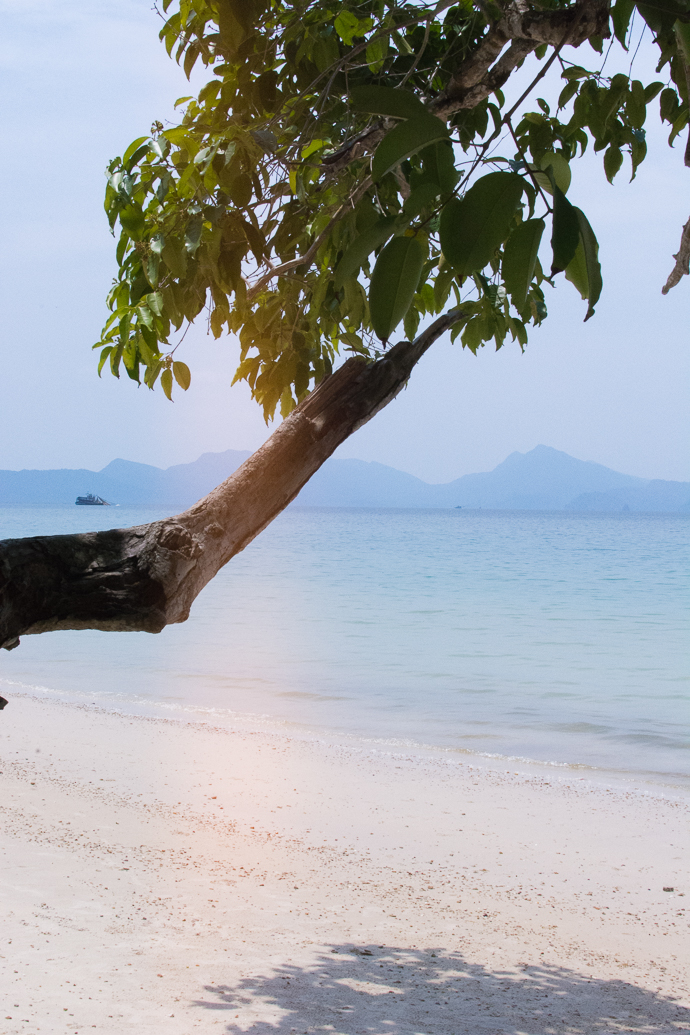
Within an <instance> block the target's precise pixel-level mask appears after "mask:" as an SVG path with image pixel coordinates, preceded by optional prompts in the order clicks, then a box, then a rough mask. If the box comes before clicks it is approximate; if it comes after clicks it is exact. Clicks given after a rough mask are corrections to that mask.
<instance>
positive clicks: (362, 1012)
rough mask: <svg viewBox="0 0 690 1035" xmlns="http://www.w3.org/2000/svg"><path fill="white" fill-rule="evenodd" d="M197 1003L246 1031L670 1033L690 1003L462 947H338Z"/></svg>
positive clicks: (689, 1015) (683, 1021) (246, 1034)
mask: <svg viewBox="0 0 690 1035" xmlns="http://www.w3.org/2000/svg"><path fill="white" fill-rule="evenodd" d="M205 991H206V992H207V993H208V995H207V997H206V998H205V999H202V1000H197V1002H196V1003H195V1004H194V1005H195V1006H197V1007H201V1008H203V1009H205V1010H208V1011H211V1012H213V1013H215V1014H216V1015H217V1014H218V1012H219V1011H220V1012H226V1013H225V1016H224V1018H223V1019H224V1020H225V1019H227V1023H226V1026H225V1029H224V1030H225V1031H227V1032H232V1033H237V1035H239V1033H240V1032H242V1033H243V1035H295V1033H298V1035H299V1033H306V1032H328V1033H330V1035H337V1033H342V1035H360V1033H361V1035H386V1033H390V1035H416V1033H420V1035H465V1033H466V1035H555V1033H558V1035H609V1033H610V1035H613V1033H622V1032H635V1033H639V1035H644V1033H650V1035H671V1033H673V1032H681V1031H690V1010H688V1009H686V1008H685V1007H683V1006H678V1005H676V1004H675V1003H674V1002H673V1000H672V999H670V998H668V997H666V996H663V995H661V994H659V993H657V992H654V991H652V990H649V989H642V988H638V987H637V986H635V985H631V984H628V983H627V982H626V981H624V980H615V981H606V980H600V979H598V978H597V977H596V973H595V972H594V971H593V972H592V973H591V974H588V973H584V972H583V973H578V972H576V971H573V970H567V969H565V968H563V967H550V966H546V965H535V966H529V965H527V964H525V965H524V966H521V967H520V968H519V972H518V973H516V972H515V971H500V970H491V969H489V968H488V967H482V966H478V965H476V964H469V963H467V962H465V960H464V959H463V957H462V956H461V955H460V954H458V953H450V952H444V951H442V950H440V949H438V950H436V951H435V952H434V951H433V950H425V951H417V950H410V949H396V948H394V947H390V946H376V945H368V946H360V947H358V948H353V947H352V946H346V945H338V946H334V947H333V948H332V950H331V952H330V953H323V952H322V953H320V954H319V955H318V956H316V957H315V959H314V962H313V964H312V965H311V966H309V967H306V968H300V967H295V966H291V965H289V964H284V965H283V966H281V967H278V968H276V969H275V970H274V971H273V972H272V973H271V974H270V975H267V976H260V977H254V978H245V979H243V980H242V981H241V982H239V983H238V984H237V986H236V987H229V986H227V985H207V986H205Z"/></svg>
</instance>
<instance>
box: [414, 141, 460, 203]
mask: <svg viewBox="0 0 690 1035" xmlns="http://www.w3.org/2000/svg"><path fill="white" fill-rule="evenodd" d="M419 157H420V158H421V160H422V169H423V172H422V174H421V175H422V180H423V181H425V182H431V183H437V184H438V185H439V187H440V188H441V191H442V192H443V193H444V194H449V193H450V192H451V191H452V190H453V188H454V187H455V184H456V183H457V182H458V177H459V173H458V171H457V169H456V168H455V154H454V152H453V145H452V143H451V142H450V140H440V141H439V142H438V143H436V144H432V145H431V146H430V147H425V148H424V150H423V151H422V152H421V153H420V155H419Z"/></svg>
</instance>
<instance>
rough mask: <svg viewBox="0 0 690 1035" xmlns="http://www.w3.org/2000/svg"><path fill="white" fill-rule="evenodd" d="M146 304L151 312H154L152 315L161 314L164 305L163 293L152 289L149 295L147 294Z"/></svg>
mask: <svg viewBox="0 0 690 1035" xmlns="http://www.w3.org/2000/svg"><path fill="white" fill-rule="evenodd" d="M146 304H147V306H148V307H149V309H150V310H151V312H152V313H153V314H154V316H162V315H163V307H164V305H165V302H164V300H163V295H162V294H161V293H160V291H152V292H151V293H150V294H149V295H147V296H146Z"/></svg>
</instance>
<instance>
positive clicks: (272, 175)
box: [95, 0, 690, 419]
mask: <svg viewBox="0 0 690 1035" xmlns="http://www.w3.org/2000/svg"><path fill="white" fill-rule="evenodd" d="M162 11H163V14H164V16H165V21H164V24H163V28H162V30H161V39H162V41H163V43H164V45H165V47H166V48H167V51H168V53H169V54H170V55H171V57H172V58H173V59H174V60H175V61H177V62H178V63H179V64H180V65H181V66H182V67H183V68H184V71H185V73H186V74H187V76H190V75H191V73H192V70H193V69H195V68H196V67H197V66H199V65H202V66H204V67H205V68H206V69H207V70H208V81H207V82H206V83H205V85H204V86H203V87H202V89H201V90H200V91H199V93H198V95H197V96H195V97H185V98H181V99H180V100H179V101H178V110H179V119H180V121H179V123H178V124H177V125H164V124H163V123H161V122H154V124H153V126H152V130H151V133H150V135H149V136H139V137H138V138H137V139H136V140H134V141H133V142H132V143H131V144H130V145H129V146H128V147H127V148H126V149H125V150H124V151H123V154H122V157H119V158H115V159H114V160H113V161H112V162H111V163H110V165H109V167H108V170H107V177H108V178H107V185H106V194H105V210H106V214H107V217H108V220H109V224H110V227H111V229H112V231H113V233H114V234H116V235H117V244H116V262H117V276H116V279H115V281H114V284H113V286H112V289H111V291H110V293H109V295H108V307H109V310H110V312H109V316H108V319H107V321H106V323H105V326H104V328H103V331H102V334H101V338H100V340H99V342H98V343H97V345H96V346H95V347H96V348H98V349H99V352H100V355H99V372H100V371H102V370H105V369H108V370H109V371H111V372H112V373H113V374H115V375H116V376H119V374H120V373H121V372H122V370H124V371H125V373H126V374H127V375H128V377H130V378H131V379H132V380H134V381H136V382H142V381H143V383H145V384H146V385H148V387H149V388H153V387H154V385H155V384H156V383H158V382H159V383H160V385H161V387H162V388H163V391H164V393H165V394H166V395H167V396H168V397H169V398H171V397H172V395H173V391H174V390H177V388H181V389H183V390H187V389H188V388H189V386H190V384H191V373H190V371H189V366H188V365H187V363H186V362H183V361H182V358H181V356H180V354H181V353H184V358H185V360H189V362H190V364H191V363H192V359H191V358H190V352H191V349H190V347H189V339H185V338H184V333H185V329H186V327H187V326H188V325H189V324H190V323H191V322H194V321H198V320H199V319H201V320H202V321H203V322H204V324H205V326H206V328H207V330H208V332H209V333H211V334H212V335H213V336H214V337H216V338H221V337H224V336H227V335H232V336H235V337H236V338H237V339H238V340H239V346H240V358H239V365H238V368H237V372H236V374H235V380H244V381H246V382H247V383H248V385H249V387H250V389H251V391H252V393H253V395H254V397H255V398H256V399H257V400H258V401H259V402H260V404H261V405H262V406H263V409H264V414H265V416H266V418H267V419H270V418H271V417H272V416H273V415H274V413H275V412H276V410H278V409H279V410H280V412H281V413H282V414H287V413H288V412H289V411H290V410H291V409H292V407H294V406H295V404H296V403H298V402H299V401H300V400H301V399H303V398H304V397H305V396H306V394H307V393H308V392H309V391H310V389H311V388H312V387H313V385H314V384H315V383H316V382H318V381H319V380H320V379H321V378H322V377H323V376H324V375H325V374H327V373H329V372H330V371H331V370H332V368H333V366H334V364H335V363H337V362H338V358H339V356H341V355H342V354H343V353H350V354H357V355H361V356H363V357H371V358H375V357H377V356H378V355H380V353H381V350H382V345H381V342H384V343H385V342H387V341H388V340H389V338H390V336H391V334H393V332H394V331H395V330H396V328H397V327H398V326H400V324H401V322H402V324H403V327H404V332H405V334H406V335H407V336H412V335H414V334H415V333H416V331H417V328H418V327H419V326H420V324H421V323H423V321H425V320H426V319H428V318H430V317H432V316H435V315H437V314H439V313H442V312H444V311H445V309H446V308H447V307H449V306H450V307H459V309H460V310H461V312H462V321H461V322H459V323H458V325H457V326H456V327H455V328H454V329H453V331H452V332H451V334H452V335H453V336H460V341H461V343H462V345H463V346H465V347H467V348H469V349H471V350H472V351H476V350H477V349H478V348H480V347H481V346H483V345H484V344H486V343H487V342H490V341H493V342H494V344H495V346H496V347H497V348H500V347H501V346H502V345H503V344H504V342H505V341H506V339H507V338H510V339H512V340H514V341H516V342H517V343H518V344H519V346H520V347H521V348H524V346H525V345H526V344H527V340H528V330H529V327H530V326H535V325H538V324H540V323H541V322H542V321H543V320H544V318H545V317H546V315H547V313H546V306H545V301H544V293H543V284H544V281H546V282H547V283H549V284H554V283H555V281H554V279H553V278H554V277H555V276H557V274H558V273H559V272H560V271H565V279H568V280H570V281H572V282H573V283H574V284H575V286H576V288H577V289H578V290H579V291H580V293H581V294H582V296H583V297H584V298H585V299H586V300H587V302H588V308H587V312H586V317H585V318H586V319H589V318H590V317H591V316H592V314H593V312H594V306H595V304H596V302H597V300H598V299H599V297H600V294H601V290H602V280H601V269H600V265H599V259H598V246H597V242H596V237H595V235H594V231H593V230H592V228H591V226H590V224H589V222H588V221H587V219H586V217H585V215H584V214H583V212H582V210H581V209H580V208H578V207H577V204H578V203H579V204H581V203H582V201H583V189H582V187H581V186H580V184H579V183H578V176H577V162H576V159H577V158H578V157H579V156H580V155H582V154H583V153H584V151H585V150H586V149H587V148H588V147H590V146H591V147H592V149H593V150H594V151H595V152H596V153H601V154H602V157H603V173H604V176H605V178H606V179H608V181H610V182H612V181H613V180H614V178H615V176H616V175H617V174H618V172H619V171H620V170H621V168H623V167H624V166H625V165H627V166H628V168H629V169H630V171H631V174H632V175H633V176H634V175H635V173H636V170H637V168H638V167H639V165H640V163H641V162H642V161H643V160H644V158H645V156H646V153H647V142H646V136H645V129H644V125H645V122H646V119H647V115H648V110H649V106H650V105H653V110H655V111H658V112H659V115H660V117H661V119H662V120H663V121H664V122H666V123H667V124H668V127H669V142H670V143H671V144H673V143H674V141H675V140H676V139H677V138H678V136H679V134H681V133H683V132H684V131H686V128H687V126H688V120H689V110H688V85H687V84H688V82H690V71H689V69H688V61H689V60H690V0H648V2H646V3H635V2H634V0H616V2H615V4H614V5H613V6H612V7H611V8H610V9H609V8H607V6H606V4H602V3H601V2H600V0H579V2H578V3H575V2H574V0H549V3H548V4H547V3H545V2H544V0H526V3H525V4H523V5H522V6H521V7H520V9H519V10H518V9H517V8H516V7H515V6H514V5H509V4H508V3H507V0H497V2H495V3H491V4H489V5H487V4H486V3H480V2H479V0H462V2H460V3H456V4H453V3H441V4H437V3H436V4H427V3H424V2H423V0H415V2H403V3H399V2H396V3H393V2H392V0H362V2H357V3H355V2H354V0H338V2H337V3H336V4H326V3H325V2H324V0H298V2H297V3H286V2H283V0H162ZM635 17H638V23H639V20H642V21H643V22H644V23H645V24H646V25H647V26H648V27H649V28H650V30H651V32H652V34H653V36H654V41H655V45H656V46H657V48H658V51H659V64H658V68H657V75H658V76H660V77H661V78H659V79H657V80H654V81H652V82H648V83H643V82H642V81H641V80H638V79H635V78H634V76H633V73H632V66H630V59H629V58H627V59H626V64H625V66H624V67H626V68H630V71H629V73H628V74H626V73H624V72H615V73H614V74H612V75H610V76H607V75H606V74H605V71H606V67H604V68H603V69H602V67H601V60H602V59H601V58H600V57H599V54H600V53H601V51H602V40H603V39H609V38H610V39H611V40H612V41H613V43H614V45H615V48H617V49H618V51H619V53H620V52H622V51H623V50H624V48H628V46H629V44H630V33H631V31H632V29H631V27H632V25H633V22H634V20H635ZM635 38H636V39H637V36H636V37H635ZM506 41H508V42H509V45H508V47H507V48H506V46H505V44H506ZM566 43H567V47H566ZM564 47H565V49H564ZM577 48H580V49H579V50H578V49H577ZM583 52H586V53H588V54H589V55H590V57H592V61H593V63H594V66H593V67H588V64H591V63H592V62H588V61H587V59H586V58H585V57H583V56H582V54H583ZM614 56H615V55H614ZM573 58H578V59H579V60H581V61H585V64H579V63H576V62H575V61H574V60H573ZM556 59H558V61H559V64H560V69H561V87H560V92H559V94H558V97H554V98H551V100H550V101H548V100H546V99H544V98H542V97H535V96H534V91H535V90H536V87H537V85H538V83H539V81H540V79H541V72H542V70H543V69H544V68H546V66H547V64H548V63H549V62H552V61H554V60H556ZM607 62H608V66H610V67H611V68H615V60H614V58H607ZM523 65H524V66H525V68H526V69H527V70H528V74H529V72H530V71H531V73H532V82H531V86H530V87H529V88H528V90H527V92H526V93H525V94H524V97H523V99H522V100H521V102H520V104H519V106H516V105H513V107H510V106H509V104H508V103H507V102H506V100H505V95H504V92H503V90H504V88H507V86H509V85H510V78H511V75H512V74H513V73H514V72H515V71H517V70H518V69H519V68H521V67H522V66H523ZM554 67H558V66H554ZM687 160H688V161H689V162H690V154H689V155H688V159H687ZM602 182H603V183H604V182H605V181H604V180H602ZM606 189H607V188H606ZM566 192H567V194H568V197H566ZM547 225H549V226H550V228H551V243H552V251H553V261H552V262H551V263H548V262H545V263H544V266H545V267H547V268H548V267H549V266H550V268H551V273H550V275H548V276H547V275H546V274H545V273H544V269H543V268H542V264H541V262H540V261H539V257H538V253H539V249H540V245H541V242H542V239H543V233H544V231H545V229H546V226H547ZM178 350H180V354H178ZM175 386H177V388H176V387H175Z"/></svg>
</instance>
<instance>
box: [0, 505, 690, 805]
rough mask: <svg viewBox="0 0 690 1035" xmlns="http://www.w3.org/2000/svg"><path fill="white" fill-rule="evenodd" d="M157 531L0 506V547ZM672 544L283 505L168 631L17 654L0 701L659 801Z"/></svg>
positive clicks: (684, 693)
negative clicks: (302, 741)
mask: <svg viewBox="0 0 690 1035" xmlns="http://www.w3.org/2000/svg"><path fill="white" fill-rule="evenodd" d="M159 516H163V515H162V514H161V512H159V511H154V510H144V509H141V508H125V507H121V508H118V509H117V510H115V509H111V508H76V507H63V508H56V507H31V508H19V507H6V508H1V509H0V538H5V537H10V536H17V535H33V534H43V533H58V532H69V531H79V530H86V529H89V528H107V527H113V526H117V525H133V524H139V523H143V522H145V521H150V520H153V519H154V518H156V517H159ZM689 532H690V516H685V515H639V514H617V515H601V514H569V513H531V512H486V511H461V510H435V511H418V510H414V511H412V510H410V511H391V510H368V511H367V510H351V511H346V510H299V509H296V508H291V509H290V510H288V511H287V512H286V513H285V514H283V515H282V516H281V517H280V518H279V519H278V520H277V521H275V522H274V523H273V525H271V526H270V528H268V529H267V530H266V531H265V532H264V533H263V534H262V535H261V536H260V537H259V538H258V539H257V540H256V541H255V542H254V543H252V544H251V545H250V546H249V547H248V548H247V550H245V552H244V553H243V554H241V555H240V556H238V557H236V558H235V559H234V560H233V561H231V562H230V564H229V565H228V566H227V567H226V568H225V569H224V570H223V571H222V572H221V573H220V574H219V575H218V576H217V578H216V579H215V580H214V581H213V582H212V583H211V584H210V585H209V586H208V587H207V589H206V590H205V591H204V592H203V593H202V595H201V596H200V598H199V599H198V601H197V603H196V604H195V606H194V608H193V610H192V616H191V618H190V619H189V621H188V622H187V623H185V624H184V625H180V626H171V627H170V628H168V629H166V630H165V631H164V632H163V633H162V634H161V635H160V636H150V635H147V634H145V633H117V634H109V633H98V632H62V633H51V634H49V635H45V636H40V637H33V636H32V637H25V638H24V639H23V640H22V645H21V647H20V648H19V649H18V650H16V651H13V652H12V653H9V654H8V653H5V652H3V655H2V657H0V684H4V687H5V689H4V690H3V693H4V695H5V696H8V695H9V696H11V693H12V689H13V687H12V684H13V683H14V684H17V683H19V684H22V689H26V688H34V690H33V691H31V692H38V693H45V692H48V693H51V694H53V693H57V694H58V695H59V696H68V697H70V698H72V699H77V700H83V701H89V702H90V701H96V702H98V703H99V704H101V705H105V706H111V707H117V708H118V709H123V710H131V711H138V712H140V711H145V712H148V713H152V712H153V713H155V714H166V715H176V716H178V717H180V718H184V717H188V718H190V719H194V720H199V719H204V718H205V719H207V720H211V721H213V722H214V723H216V724H221V723H226V722H227V723H237V722H242V723H243V724H249V725H257V726H261V725H265V724H269V725H271V726H274V725H275V724H276V723H277V724H279V726H280V728H282V729H284V730H286V731H289V732H291V733H302V734H307V735H314V734H316V735H330V736H334V735H338V736H348V737H356V738H363V739H365V740H368V741H383V742H387V743H391V742H392V743H398V744H403V743H404V744H407V745H410V746H411V745H414V744H418V745H421V744H425V745H430V746H432V747H433V748H436V749H445V750H447V751H448V750H449V751H451V752H456V751H472V752H480V753H484V754H489V755H498V756H509V757H520V758H528V759H534V760H538V761H542V762H552V763H565V764H568V765H580V766H585V767H594V768H595V769H596V770H599V771H603V772H604V773H609V774H613V773H619V774H620V773H623V774H632V775H633V776H636V777H639V778H642V779H649V778H651V779H653V780H654V781H659V780H660V781H661V782H663V783H666V784H671V785H680V784H683V783H685V782H686V781H688V779H690V707H689V704H690V691H689V688H688V680H687V674H688V649H687V648H688V642H689V640H688V635H687V634H688V621H687V619H688V610H689V609H688V580H687V571H688V564H687V561H688V539H689V538H690V537H689V534H688V533H689ZM15 688H16V689H17V690H19V689H20V687H15ZM38 688H43V689H40V690H39V689H38Z"/></svg>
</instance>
